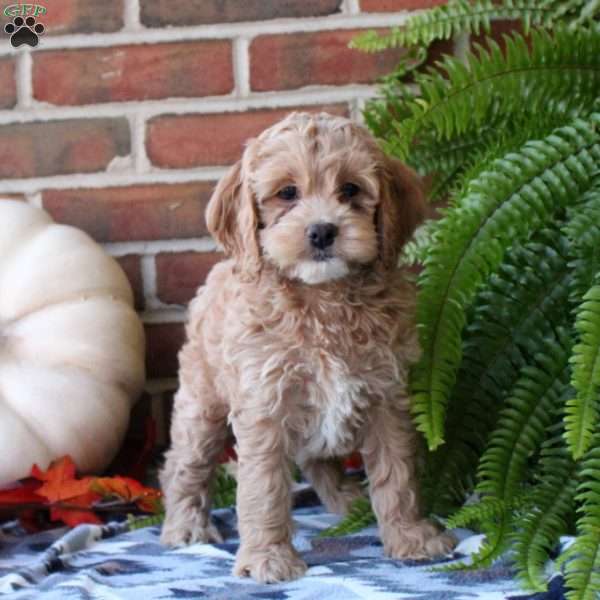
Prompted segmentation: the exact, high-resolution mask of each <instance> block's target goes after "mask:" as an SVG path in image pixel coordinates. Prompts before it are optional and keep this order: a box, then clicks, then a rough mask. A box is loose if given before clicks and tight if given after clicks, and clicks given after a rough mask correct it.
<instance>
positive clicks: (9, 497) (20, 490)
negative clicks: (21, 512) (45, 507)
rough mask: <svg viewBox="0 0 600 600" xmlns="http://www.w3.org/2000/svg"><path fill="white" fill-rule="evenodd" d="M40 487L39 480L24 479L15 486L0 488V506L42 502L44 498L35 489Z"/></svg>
mask: <svg viewBox="0 0 600 600" xmlns="http://www.w3.org/2000/svg"><path fill="white" fill-rule="evenodd" d="M39 487H40V482H39V481H36V480H35V479H25V480H24V481H22V482H21V483H20V484H17V487H14V488H11V489H8V490H0V506H2V505H11V506H17V507H18V506H19V504H39V503H42V502H44V501H45V500H44V498H43V497H42V496H40V495H38V494H36V491H37V490H38V489H39Z"/></svg>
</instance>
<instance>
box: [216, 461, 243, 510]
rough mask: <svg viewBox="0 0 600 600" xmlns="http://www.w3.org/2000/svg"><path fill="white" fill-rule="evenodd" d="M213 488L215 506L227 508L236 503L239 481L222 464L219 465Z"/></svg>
mask: <svg viewBox="0 0 600 600" xmlns="http://www.w3.org/2000/svg"><path fill="white" fill-rule="evenodd" d="M213 490H214V492H213V502H212V505H213V508H227V507H229V506H233V505H234V504H235V494H236V491H237V481H236V480H235V479H234V478H233V477H232V476H231V475H230V474H229V473H228V472H227V471H226V470H225V468H224V467H223V466H222V465H219V466H218V467H217V471H216V473H215V479H214V482H213Z"/></svg>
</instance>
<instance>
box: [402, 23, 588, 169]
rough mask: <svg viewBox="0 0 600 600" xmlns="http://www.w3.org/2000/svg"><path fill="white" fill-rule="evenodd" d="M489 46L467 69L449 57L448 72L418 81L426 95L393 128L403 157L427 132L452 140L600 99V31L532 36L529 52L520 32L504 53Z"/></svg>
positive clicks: (490, 43) (411, 103)
mask: <svg viewBox="0 0 600 600" xmlns="http://www.w3.org/2000/svg"><path fill="white" fill-rule="evenodd" d="M488 46H489V48H490V49H489V50H485V49H483V48H479V53H478V54H477V55H475V54H471V55H470V56H469V58H468V61H467V65H466V66H465V65H464V64H463V63H462V62H461V61H460V60H458V59H455V58H451V57H445V59H444V60H443V61H442V62H441V63H439V67H440V68H441V69H442V70H443V71H445V74H444V75H442V74H440V73H439V72H436V71H430V73H429V74H421V75H419V76H417V77H416V79H415V81H416V83H417V84H418V85H419V86H420V89H421V96H420V97H417V98H415V99H414V100H412V101H409V102H408V108H409V109H410V112H411V116H410V117H409V118H407V119H403V120H402V121H399V122H397V123H396V124H395V129H396V132H395V138H396V150H395V151H396V153H397V155H399V156H400V157H406V156H408V155H409V149H410V147H411V146H412V145H413V141H414V140H415V139H421V138H422V137H424V136H425V135H427V134H431V135H434V136H435V137H436V139H438V140H448V139H452V138H453V137H455V136H457V135H462V134H464V133H466V132H468V131H477V130H478V129H479V128H480V127H481V125H483V124H487V125H488V126H489V125H490V124H493V123H498V122H499V121H502V120H505V119H506V118H510V117H511V116H512V115H522V114H523V113H527V114H529V115H531V116H532V117H535V116H536V114H537V113H538V112H543V113H548V112H557V111H558V112H561V113H563V114H565V113H569V112H572V111H574V110H575V111H581V110H582V109H581V107H584V106H591V105H592V104H593V101H594V100H595V99H596V97H597V90H598V89H599V88H600V30H597V29H595V28H594V29H578V30H575V31H569V30H567V29H563V28H559V29H556V30H554V31H553V34H552V35H550V34H549V33H547V32H545V31H543V30H542V31H534V32H533V33H532V36H531V50H530V48H529V46H528V42H527V41H526V39H525V38H524V37H522V36H520V35H518V34H513V36H512V37H506V38H505V46H506V49H505V51H502V50H501V49H500V47H499V46H498V44H497V43H495V42H494V41H493V40H490V41H488Z"/></svg>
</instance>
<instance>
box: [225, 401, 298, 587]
mask: <svg viewBox="0 0 600 600" xmlns="http://www.w3.org/2000/svg"><path fill="white" fill-rule="evenodd" d="M232 422H233V431H234V433H235V436H236V440H237V453H238V489H237V510H238V522H239V531H240V548H239V550H238V553H237V557H236V561H235V566H234V569H233V572H234V574H235V575H239V576H242V577H244V576H245V577H247V576H250V577H253V578H254V579H256V580H257V581H259V582H261V583H274V582H277V581H287V580H290V579H296V578H298V577H300V576H301V575H303V574H304V572H305V571H306V564H305V563H304V561H303V560H302V559H301V558H300V557H299V556H298V554H297V552H296V551H295V550H294V548H293V546H292V519H291V485H292V476H291V465H290V461H289V459H288V457H287V455H286V451H285V444H284V432H283V428H282V426H281V424H280V423H278V422H275V421H274V420H273V419H270V418H262V419H256V417H253V416H252V415H251V411H240V412H239V413H237V414H236V416H235V417H234V418H233V419H232Z"/></svg>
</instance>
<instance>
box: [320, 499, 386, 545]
mask: <svg viewBox="0 0 600 600" xmlns="http://www.w3.org/2000/svg"><path fill="white" fill-rule="evenodd" d="M376 522H377V520H376V518H375V514H374V513H373V509H372V508H371V503H370V501H369V500H368V499H367V498H357V499H356V500H354V502H353V503H352V505H351V506H350V510H349V511H348V514H347V515H346V516H345V517H344V518H343V519H342V520H341V521H340V522H339V523H338V524H337V525H334V526H333V527H328V528H327V529H324V530H323V531H321V532H320V533H319V535H318V537H339V536H341V535H348V534H350V533H356V532H357V531H360V530H361V529H364V528H365V527H369V526H370V525H373V524H374V523H376Z"/></svg>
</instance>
